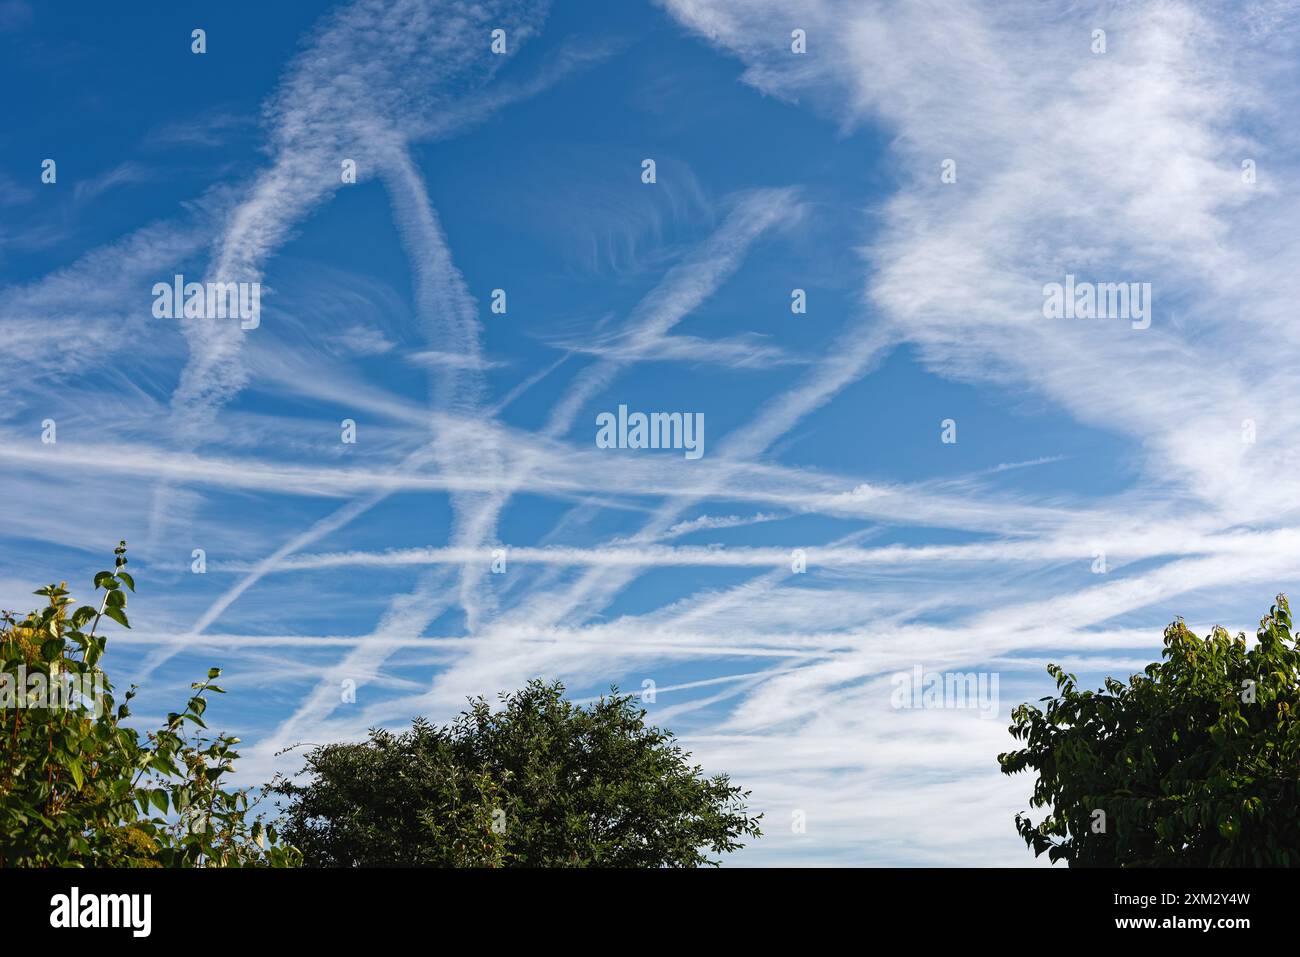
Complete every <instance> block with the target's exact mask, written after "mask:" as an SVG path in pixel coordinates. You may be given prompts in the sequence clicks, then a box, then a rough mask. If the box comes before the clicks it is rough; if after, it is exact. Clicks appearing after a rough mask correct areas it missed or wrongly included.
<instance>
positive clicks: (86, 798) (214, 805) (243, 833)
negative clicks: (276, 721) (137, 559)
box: [0, 542, 300, 867]
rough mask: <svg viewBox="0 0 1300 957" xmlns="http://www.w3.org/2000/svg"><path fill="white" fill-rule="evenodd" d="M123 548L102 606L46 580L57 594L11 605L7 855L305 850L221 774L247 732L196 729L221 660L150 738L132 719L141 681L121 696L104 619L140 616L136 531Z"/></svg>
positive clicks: (1, 665)
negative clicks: (130, 611) (281, 840)
mask: <svg viewBox="0 0 1300 957" xmlns="http://www.w3.org/2000/svg"><path fill="white" fill-rule="evenodd" d="M115 556H116V560H115V563H114V568H113V570H112V571H102V572H99V573H98V574H97V575H96V576H95V581H94V587H95V589H96V590H99V589H103V591H104V595H103V597H102V599H101V600H100V602H99V606H98V608H96V607H94V606H91V605H82V606H81V607H79V608H76V609H75V610H73V609H72V597H71V596H70V595H69V594H68V591H67V588H66V584H61V585H49V586H47V587H45V588H42V589H40V590H39V591H37V592H36V594H37V595H41V596H44V597H45V598H46V599H47V604H46V607H44V608H42V609H40V610H38V611H33V612H31V613H30V614H28V615H26V616H25V617H23V618H21V619H19V618H17V617H16V616H15V615H14V614H13V613H11V612H5V613H2V614H0V867H191V866H203V867H224V866H290V865H293V864H295V863H297V862H298V861H299V859H300V855H298V853H297V852H296V851H295V850H294V849H293V848H291V847H286V846H283V845H280V844H278V843H277V836H276V834H275V831H274V829H273V828H270V827H265V826H264V825H263V823H262V821H261V819H260V818H257V819H255V820H249V819H248V815H249V812H250V804H249V801H248V794H247V791H246V790H228V789H225V788H224V787H223V786H222V784H223V780H222V779H223V778H224V777H225V776H226V775H228V774H229V773H230V772H231V771H232V770H233V768H234V762H235V759H236V758H238V756H239V755H238V752H237V751H235V745H237V744H238V743H239V739H238V738H234V737H230V736H229V735H225V734H218V735H216V736H215V737H210V736H206V735H198V734H197V732H194V734H193V735H192V734H191V731H192V730H193V729H206V727H207V725H206V724H205V723H204V721H203V714H204V712H205V710H206V708H207V701H208V695H210V694H224V691H223V690H222V689H221V688H220V687H218V686H217V685H215V684H213V682H214V681H215V680H216V679H217V678H218V677H219V676H220V674H221V671H220V669H217V668H212V669H209V671H208V676H207V679H206V680H204V681H202V682H195V683H194V684H193V685H192V686H191V688H192V690H193V694H192V695H191V696H190V698H189V700H188V701H187V702H186V706H185V710H184V711H181V712H177V713H173V714H170V715H168V716H167V723H166V724H165V725H164V726H163V727H162V728H160V729H159V730H157V731H154V732H151V733H149V734H148V735H147V736H146V737H145V738H144V739H143V740H142V739H141V737H140V735H139V734H138V733H137V732H136V731H135V730H134V729H133V728H130V727H128V726H127V725H126V724H124V723H123V722H124V721H125V720H126V719H127V718H128V717H129V716H130V714H131V711H130V706H129V704H128V702H129V701H130V700H131V699H132V698H133V697H134V696H135V690H136V689H135V688H134V687H132V688H131V689H130V690H129V691H127V693H126V694H125V696H124V700H123V702H122V703H121V704H120V705H119V704H117V703H116V700H115V698H114V695H113V687H112V684H111V683H110V681H109V679H108V676H107V675H106V674H105V673H104V671H103V670H102V669H101V668H100V661H101V660H102V658H103V656H104V652H105V648H106V645H107V639H106V637H105V636H104V635H102V634H99V633H98V631H99V626H100V624H101V622H102V620H103V619H104V618H108V619H110V620H111V621H114V622H117V623H118V624H119V625H121V626H122V627H124V628H129V627H130V625H129V623H128V621H127V616H126V604H127V594H126V593H127V590H129V591H132V592H134V591H135V580H134V579H133V578H132V576H131V575H130V573H128V572H127V571H126V570H125V567H124V566H125V565H126V563H127V562H126V543H125V542H122V543H121V544H120V545H119V546H118V548H117V549H116V552H115ZM87 626H89V630H86V629H87ZM186 725H190V726H191V728H190V729H187V728H186Z"/></svg>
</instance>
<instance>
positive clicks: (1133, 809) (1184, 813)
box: [998, 595, 1300, 867]
mask: <svg viewBox="0 0 1300 957" xmlns="http://www.w3.org/2000/svg"><path fill="white" fill-rule="evenodd" d="M1291 627H1292V625H1291V613H1290V608H1289V607H1288V605H1287V601H1286V597H1285V596H1282V595H1279V596H1278V598H1277V604H1276V605H1274V606H1273V607H1272V608H1271V609H1270V611H1269V614H1268V615H1267V616H1266V617H1264V618H1263V619H1262V620H1261V621H1260V627H1259V631H1258V633H1257V639H1256V641H1255V642H1254V643H1253V644H1249V643H1248V642H1247V641H1246V637H1245V635H1244V634H1238V635H1237V636H1236V637H1231V636H1229V634H1228V633H1227V632H1226V631H1225V630H1224V629H1222V628H1219V627H1216V628H1215V629H1214V631H1213V632H1212V633H1211V634H1210V636H1209V637H1207V638H1204V639H1202V638H1198V637H1197V636H1196V635H1194V634H1193V633H1192V632H1191V631H1190V630H1188V628H1187V626H1186V625H1185V624H1184V623H1183V622H1182V621H1181V620H1178V621H1175V622H1174V623H1173V624H1171V625H1170V626H1169V627H1168V628H1166V629H1165V634H1164V651H1163V652H1162V656H1161V657H1162V659H1163V660H1162V661H1160V662H1156V663H1154V664H1151V665H1149V666H1148V667H1147V668H1146V669H1145V671H1144V672H1143V673H1142V674H1140V675H1133V676H1132V677H1131V678H1130V679H1129V680H1128V683H1127V684H1125V683H1121V682H1119V681H1117V680H1115V679H1114V678H1107V679H1106V682H1105V688H1104V690H1102V691H1098V692H1093V691H1080V690H1079V689H1078V683H1077V678H1076V677H1075V676H1074V675H1071V674H1066V673H1065V672H1064V671H1063V670H1062V669H1060V668H1059V667H1057V666H1055V665H1050V666H1049V667H1048V672H1049V673H1050V674H1051V675H1052V677H1054V678H1055V679H1056V685H1057V690H1058V695H1057V697H1054V698H1051V697H1049V698H1044V699H1042V700H1043V702H1045V707H1044V708H1042V709H1039V708H1036V707H1034V706H1032V705H1029V704H1024V705H1021V706H1020V707H1018V708H1017V709H1016V710H1015V711H1014V712H1013V714H1012V721H1013V724H1012V725H1011V734H1012V735H1013V736H1014V737H1015V738H1016V739H1018V740H1019V741H1022V742H1024V743H1025V747H1024V748H1023V749H1021V750H1017V751H1012V752H1010V753H1007V754H1002V755H999V756H998V762H999V764H1000V765H1001V767H1002V771H1003V773H1005V774H1014V773H1016V772H1019V771H1023V770H1032V771H1035V772H1037V774H1038V780H1037V782H1036V784H1035V786H1034V792H1033V797H1032V799H1031V802H1030V803H1031V805H1032V806H1033V807H1035V808H1048V809H1049V811H1048V814H1047V816H1046V818H1045V819H1044V820H1043V821H1042V822H1040V823H1039V824H1034V823H1032V822H1031V821H1030V820H1029V818H1028V817H1027V816H1026V815H1024V814H1018V815H1017V816H1016V828H1017V830H1018V831H1019V832H1020V834H1021V836H1022V837H1023V838H1024V839H1025V842H1026V843H1027V844H1028V845H1029V847H1030V848H1032V849H1033V851H1034V853H1035V855H1040V854H1043V853H1046V854H1047V855H1048V857H1049V858H1050V859H1051V860H1052V861H1053V862H1055V861H1062V860H1063V861H1066V862H1068V863H1069V864H1070V865H1071V866H1075V867H1080V866H1082V867H1088V866H1092V867H1095V866H1125V867H1161V866H1186V867H1205V866H1211V867H1213V866H1223V867H1234V866H1269V865H1287V866H1289V865H1293V864H1300V802H1298V801H1297V797H1298V796H1300V795H1298V793H1297V792H1298V791H1300V720H1297V709H1298V708H1300V647H1297V639H1296V637H1294V636H1293V635H1292V634H1291Z"/></svg>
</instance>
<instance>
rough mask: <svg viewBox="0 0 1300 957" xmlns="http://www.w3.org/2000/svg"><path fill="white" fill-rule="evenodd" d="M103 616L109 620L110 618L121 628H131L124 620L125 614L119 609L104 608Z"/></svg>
mask: <svg viewBox="0 0 1300 957" xmlns="http://www.w3.org/2000/svg"><path fill="white" fill-rule="evenodd" d="M104 614H105V615H107V616H108V617H109V618H112V619H113V620H114V621H115V622H117V623H118V624H119V625H121V626H122V627H123V628H130V627H131V625H130V623H129V622H128V621H127V620H126V612H124V611H122V609H121V608H112V607H110V608H105V609H104Z"/></svg>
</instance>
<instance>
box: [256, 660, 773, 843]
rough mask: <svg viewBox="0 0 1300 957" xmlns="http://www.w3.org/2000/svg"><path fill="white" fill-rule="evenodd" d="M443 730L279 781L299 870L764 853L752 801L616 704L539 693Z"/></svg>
mask: <svg viewBox="0 0 1300 957" xmlns="http://www.w3.org/2000/svg"><path fill="white" fill-rule="evenodd" d="M500 697H501V707H500V708H499V709H496V710H493V709H492V708H491V707H490V706H489V705H488V702H487V701H486V700H484V699H483V698H481V697H480V698H477V699H473V700H472V701H471V702H470V707H469V709H468V710H467V711H465V712H463V713H462V714H461V715H460V716H459V717H458V718H457V719H456V720H455V721H453V722H452V723H451V724H450V725H447V726H445V727H434V726H432V725H430V724H429V723H428V722H426V721H424V720H417V721H416V722H415V724H414V726H413V727H412V729H411V730H410V731H409V732H407V733H405V734H400V735H392V734H389V733H387V732H384V731H378V730H376V731H372V732H371V734H370V738H369V740H368V741H366V742H364V743H359V744H355V743H354V744H331V745H326V746H324V747H317V748H314V749H313V750H312V751H311V752H310V753H309V755H308V757H307V761H306V765H305V767H304V769H303V771H302V772H301V773H302V774H303V775H304V776H306V778H307V779H308V780H307V783H305V784H301V785H300V784H297V783H295V782H294V781H293V780H292V779H289V778H283V777H282V778H279V779H277V781H276V783H275V785H274V789H275V790H276V791H278V793H280V794H281V795H283V796H285V797H287V798H288V804H287V807H286V813H285V821H284V823H283V825H282V828H281V830H282V831H283V833H284V835H285V839H286V840H288V841H290V842H291V843H293V844H294V845H295V846H296V847H299V848H301V849H302V851H303V854H304V858H305V862H306V863H307V864H308V865H319V866H367V865H401V864H419V865H458V866H503V865H504V866H514V867H598V866H604V867H664V866H667V867H694V866H698V865H715V866H716V865H717V864H718V863H720V861H719V860H718V859H716V858H711V857H710V856H709V855H710V853H711V854H714V855H719V854H725V853H729V852H731V851H734V850H736V849H738V848H740V847H742V846H743V844H742V843H741V841H740V838H742V837H755V838H756V837H758V836H760V833H761V832H760V830H759V827H758V824H759V819H758V817H750V816H749V814H748V811H747V810H746V800H747V798H748V797H749V792H747V791H742V790H741V789H740V788H739V787H737V786H734V785H732V784H731V782H730V780H729V779H728V777H727V776H726V775H723V774H719V775H715V776H713V777H709V778H706V777H704V776H703V769H702V768H700V767H699V766H692V765H691V764H690V763H689V760H688V759H689V755H687V754H686V753H685V752H683V751H682V749H681V748H680V747H679V746H678V745H677V744H675V743H674V739H673V736H672V734H671V733H669V732H667V731H663V730H660V729H658V728H654V727H650V726H647V725H646V724H645V721H644V719H645V714H646V713H645V711H644V710H641V709H640V708H638V707H636V706H635V704H634V701H635V699H634V697H633V696H631V695H619V694H618V693H617V691H615V692H614V693H612V694H611V695H609V696H603V697H601V698H600V700H599V701H596V702H594V703H592V704H591V705H589V706H586V707H584V706H581V705H575V704H573V703H572V702H570V701H567V700H565V698H564V686H563V685H562V684H560V683H558V682H556V683H554V684H546V683H544V682H542V681H538V680H534V681H531V682H529V683H528V685H527V686H526V687H525V688H523V689H522V690H520V691H518V692H515V693H513V694H503V695H501V696H500Z"/></svg>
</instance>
